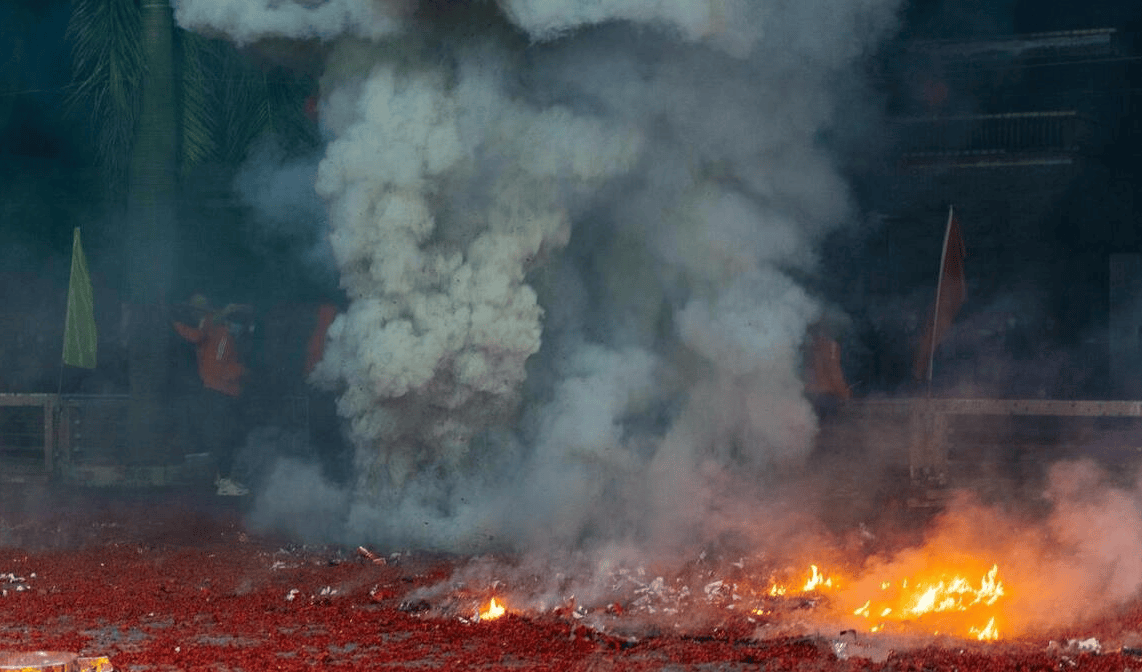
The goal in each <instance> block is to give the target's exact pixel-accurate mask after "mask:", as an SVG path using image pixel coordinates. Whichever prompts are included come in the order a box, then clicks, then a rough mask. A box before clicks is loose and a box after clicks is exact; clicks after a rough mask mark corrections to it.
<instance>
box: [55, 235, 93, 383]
mask: <svg viewBox="0 0 1142 672" xmlns="http://www.w3.org/2000/svg"><path fill="white" fill-rule="evenodd" d="M98 340H99V339H98V336H97V333H96V331H95V303H94V300H93V298H92V292H91V276H90V275H88V274H87V257H85V256H83V246H82V245H81V244H80V242H79V227H78V226H77V227H75V234H74V235H73V236H72V243H71V280H70V281H69V282H68V287H67V318H66V319H65V321H64V325H63V363H64V364H68V365H70V366H81V367H83V368H85V369H94V368H95V349H96V345H97V343H98Z"/></svg>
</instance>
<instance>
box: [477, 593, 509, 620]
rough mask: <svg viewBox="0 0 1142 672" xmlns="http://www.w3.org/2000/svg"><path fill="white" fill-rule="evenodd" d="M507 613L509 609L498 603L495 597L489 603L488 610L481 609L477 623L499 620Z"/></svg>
mask: <svg viewBox="0 0 1142 672" xmlns="http://www.w3.org/2000/svg"><path fill="white" fill-rule="evenodd" d="M506 613H507V609H506V608H505V607H504V605H502V604H500V603H499V602H497V601H496V598H494V597H493V598H492V599H491V600H490V601H489V602H488V606H487V608H486V609H481V610H480V611H479V612H478V613H477V615H476V620H477V621H492V620H495V619H497V618H499V617H500V616H503V615H504V614H506Z"/></svg>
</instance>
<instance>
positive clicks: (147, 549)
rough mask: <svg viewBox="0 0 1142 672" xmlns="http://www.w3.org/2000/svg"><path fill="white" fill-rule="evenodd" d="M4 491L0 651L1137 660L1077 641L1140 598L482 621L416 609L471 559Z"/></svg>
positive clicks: (870, 666)
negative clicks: (898, 611) (913, 613)
mask: <svg viewBox="0 0 1142 672" xmlns="http://www.w3.org/2000/svg"><path fill="white" fill-rule="evenodd" d="M9 494H11V493H9ZM9 499H14V501H16V502H17V503H16V504H15V505H13V504H12V502H9V503H8V505H6V506H5V507H4V510H3V512H2V514H0V650H4V651H37V650H45V651H67V652H73V653H78V654H81V655H90V656H98V655H105V656H109V657H110V659H111V662H112V663H113V665H114V666H115V669H116V670H140V671H141V670H189V669H212V670H244V671H247V672H252V671H255V670H259V671H260V670H308V669H326V670H340V669H344V670H349V669H353V670H360V669H477V670H491V669H497V670H498V669H512V670H612V669H616V670H620V669H621V670H755V669H762V670H893V671H895V670H917V671H920V670H925V671H926V670H960V671H965V672H966V671H970V670H1048V669H1050V670H1066V669H1072V668H1075V669H1084V670H1086V669H1091V670H1125V669H1139V668H1142V649H1139V650H1135V649H1134V648H1131V647H1125V646H1119V647H1118V648H1117V649H1109V650H1108V649H1102V648H1100V649H1097V650H1092V649H1091V647H1089V646H1083V645H1082V644H1081V643H1080V642H1079V640H1080V639H1081V640H1083V641H1088V642H1089V641H1093V640H1092V638H1097V637H1099V636H1102V637H1105V638H1106V639H1105V641H1112V640H1114V638H1115V637H1119V639H1120V635H1121V634H1122V633H1123V632H1134V631H1136V630H1138V629H1142V608H1137V609H1128V610H1126V611H1124V612H1123V613H1120V614H1116V615H1114V616H1113V617H1108V618H1106V619H1104V620H1102V621H1100V622H1098V623H1091V624H1086V625H1085V626H1084V627H1082V628H1079V629H1076V630H1075V631H1074V632H1072V633H1065V632H1061V633H1055V634H1054V640H1053V641H1049V640H1048V638H1045V637H1044V638H1036V639H1034V640H1026V641H1016V642H1012V641H1004V642H998V643H989V644H983V643H967V642H961V641H958V640H949V641H941V642H938V643H932V642H929V643H926V644H923V645H918V646H901V647H896V648H894V647H893V646H890V645H888V644H886V643H885V642H879V643H878V642H876V641H873V640H869V639H862V640H860V641H857V640H855V639H854V640H851V641H849V640H846V639H845V638H844V636H842V635H840V633H835V632H816V633H802V634H788V635H783V636H781V637H778V638H764V637H759V636H758V635H757V633H758V629H757V626H756V620H755V619H750V618H747V616H746V615H745V614H736V613H729V612H727V613H726V614H725V615H724V617H722V618H720V619H715V620H714V621H709V622H707V623H706V624H705V625H701V626H696V627H694V628H691V629H687V630H686V631H665V629H663V631H659V630H656V629H654V628H647V627H641V626H635V625H632V626H631V627H629V628H627V629H626V632H625V633H624V634H623V635H622V636H619V635H617V634H614V633H615V632H616V630H615V629H612V630H611V631H601V630H599V629H593V628H591V627H588V626H586V625H584V621H583V620H581V618H580V617H579V616H578V615H577V614H576V613H575V612H573V611H571V610H560V609H553V610H550V611H548V612H547V613H527V612H524V613H518V612H511V611H509V613H508V614H507V615H506V616H504V617H502V618H499V619H497V620H484V621H479V620H477V619H475V618H472V617H471V616H473V615H474V614H471V613H469V612H466V611H463V610H458V609H452V610H449V609H441V608H439V605H432V604H426V603H425V602H424V601H423V600H422V599H419V598H417V597H416V596H417V595H423V594H425V592H426V589H429V588H431V587H433V586H439V585H441V584H442V583H446V582H448V581H449V580H450V577H453V576H454V575H455V572H456V570H457V568H458V567H459V566H461V565H463V564H464V563H466V562H468V561H469V560H470V559H468V558H462V557H452V556H443V555H437V554H429V553H418V552H408V551H405V552H400V553H392V554H388V555H385V556H382V557H383V558H384V561H383V562H382V561H380V560H378V559H373V558H370V557H368V556H367V555H366V554H363V553H361V552H359V551H358V549H356V548H336V547H310V546H301V545H296V544H293V543H291V542H290V540H288V539H281V538H270V537H266V536H258V535H254V534H251V533H249V532H248V531H247V530H246V529H245V528H244V527H243V524H242V509H241V505H240V503H237V502H231V501H227V500H222V499H211V500H203V499H190V498H187V497H184V496H174V495H161V496H160V495H154V494H151V495H147V496H137V495H134V496H119V497H109V496H106V495H103V494H98V495H92V494H90V493H88V494H83V493H75V492H71V493H66V494H64V493H44V492H41V493H39V494H38V495H37V496H36V497H33V498H31V499H29V498H27V497H22V498H20V497H17V498H12V497H9ZM467 589H473V590H478V587H467ZM614 608H615V610H616V611H617V613H615V614H612V617H613V619H617V620H619V621H621V619H622V618H623V616H622V613H621V606H615V607H614ZM620 629H621V628H620ZM632 633H634V634H632ZM1115 641H1117V640H1115ZM897 649H898V650H897ZM867 652H872V653H869V654H868V655H865V653H867Z"/></svg>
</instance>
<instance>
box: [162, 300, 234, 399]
mask: <svg viewBox="0 0 1142 672" xmlns="http://www.w3.org/2000/svg"><path fill="white" fill-rule="evenodd" d="M174 328H175V330H176V331H178V333H179V335H180V336H182V337H183V338H185V339H186V340H188V341H190V342H191V343H193V344H194V345H195V355H196V356H197V358H198V375H199V377H201V378H202V384H203V385H205V386H206V387H208V388H210V389H212V390H218V391H219V392H221V393H222V394H227V395H230V396H231V397H236V396H238V395H239V394H241V393H242V378H243V377H245V375H246V367H245V366H243V365H242V362H240V361H238V350H237V348H236V347H235V345H234V339H233V338H232V337H231V336H230V330H229V329H227V328H226V325H224V324H218V323H217V322H215V321H214V317H213V316H212V315H207V316H206V317H204V318H203V319H202V322H200V323H199V325H198V327H197V328H195V327H189V326H187V325H185V324H182V323H181V322H175V323H174Z"/></svg>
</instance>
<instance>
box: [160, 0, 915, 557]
mask: <svg viewBox="0 0 1142 672" xmlns="http://www.w3.org/2000/svg"><path fill="white" fill-rule="evenodd" d="M897 5H898V1H897V0H864V1H860V2H850V1H837V0H805V1H804V2H797V3H779V2H762V1H754V0H675V1H673V2H662V1H661V0H607V1H605V2H599V1H597V0H595V1H578V2H575V1H570V0H501V1H500V2H499V3H497V4H496V5H492V4H489V3H475V2H473V3H461V2H454V3H425V4H424V5H418V4H417V3H415V2H411V0H410V1H409V2H380V1H378V0H371V1H370V0H363V1H361V2H357V3H354V2H350V1H349V0H334V1H331V2H319V3H312V2H305V3H303V2H281V3H250V2H231V1H226V2H219V1H217V0H181V1H180V2H179V3H177V8H176V12H177V13H176V16H177V19H178V21H179V22H180V24H181V25H182V26H183V27H186V28H189V29H192V30H201V31H206V32H211V33H223V34H226V35H229V36H231V37H232V38H233V39H234V40H235V41H237V42H250V41H256V40H259V39H263V38H276V37H286V38H311V37H320V38H323V39H325V40H328V41H330V42H331V48H330V50H329V56H328V60H327V62H326V63H325V72H324V75H323V77H322V79H321V102H320V115H321V126H322V130H323V133H324V134H325V137H326V138H327V140H328V144H327V147H326V151H325V155H324V157H323V159H322V160H321V163H320V166H319V168H318V170H317V174H316V179H315V190H316V193H317V194H318V195H319V196H320V197H321V198H322V199H324V201H325V203H326V204H327V207H328V212H329V221H330V225H331V229H332V233H331V237H330V243H331V247H332V252H333V256H334V258H335V260H336V264H337V267H338V271H339V273H340V278H341V284H342V287H343V288H344V289H345V291H346V293H347V294H348V296H349V298H350V300H351V303H350V305H349V307H348V309H347V310H346V312H345V313H344V314H342V315H340V316H339V317H338V318H337V320H336V321H335V322H334V323H333V325H332V327H331V329H330V332H329V344H328V347H327V350H326V354H325V358H324V360H323V361H322V362H321V364H320V365H319V366H318V368H317V369H316V370H315V371H314V373H313V375H312V378H311V382H313V383H314V384H317V385H320V386H323V387H325V388H327V389H332V390H335V391H336V392H337V393H338V395H339V402H338V408H339V413H340V414H341V416H342V417H343V418H344V419H345V420H346V422H347V425H348V431H349V433H350V436H351V438H352V441H353V443H354V445H355V446H356V466H357V474H358V475H357V479H356V482H355V483H354V485H353V487H352V488H351V490H350V491H349V492H343V491H338V490H337V489H335V488H332V487H331V486H329V485H328V484H322V483H320V482H319V477H318V476H317V471H316V469H314V470H312V471H311V472H310V471H307V470H306V469H305V468H304V467H303V466H302V465H299V464H298V463H296V462H291V463H290V464H288V465H285V466H283V467H282V468H280V469H278V470H277V471H275V472H274V473H275V476H276V477H277V480H276V481H273V480H271V487H270V488H268V489H267V491H266V492H267V494H265V495H263V496H262V497H261V500H260V507H259V509H258V511H257V512H256V514H255V518H256V520H258V521H260V522H261V523H263V524H265V525H267V526H277V525H284V526H289V521H291V520H298V519H306V518H307V516H308V519H309V522H307V524H306V528H305V532H306V534H307V535H308V536H315V535H316V536H321V534H324V535H325V536H327V537H329V538H334V539H352V540H368V541H373V542H375V543H385V544H411V545H416V546H422V547H423V546H428V547H438V548H447V549H453V550H473V549H480V548H487V547H504V546H521V545H526V546H528V547H539V546H545V545H553V546H555V547H568V546H573V547H574V546H580V545H583V544H591V543H612V542H614V543H618V542H622V543H630V544H632V545H636V546H640V545H641V546H644V547H646V546H662V547H671V546H678V545H685V544H690V543H694V542H696V541H700V540H701V539H702V538H704V537H709V536H711V535H717V534H721V533H733V532H740V533H745V534H747V535H754V534H757V535H759V536H760V535H763V534H764V532H763V529H764V528H767V527H768V526H769V525H771V524H772V523H771V522H770V523H766V524H762V523H761V522H759V521H758V520H756V519H757V518H758V517H759V515H758V510H757V508H756V507H755V506H754V504H755V502H756V501H757V500H758V499H759V498H761V497H763V496H765V494H766V493H767V492H775V491H776V490H777V488H776V486H775V485H774V482H775V481H777V480H778V476H779V475H780V474H783V473H787V472H789V471H791V470H795V469H796V468H797V466H798V465H799V464H801V462H802V460H803V458H805V457H806V455H807V454H808V451H809V449H810V446H811V444H812V439H813V436H814V433H815V431H816V418H815V417H814V413H813V411H812V408H811V406H810V405H809V404H808V402H807V401H806V399H805V397H804V394H803V384H802V381H801V379H800V375H799V374H800V355H799V351H800V347H801V343H802V339H803V337H804V335H805V332H806V329H807V327H808V326H809V325H810V324H812V323H813V322H814V321H815V320H816V319H818V317H819V316H820V315H821V314H822V311H823V310H824V307H823V306H822V305H821V304H820V303H819V302H818V301H817V300H816V299H815V298H813V297H812V296H811V295H810V293H809V292H807V291H806V290H805V289H804V288H803V287H802V286H801V285H799V283H798V282H796V281H795V279H794V278H797V277H804V276H807V275H811V274H812V273H814V272H816V271H817V270H818V269H817V260H816V254H815V248H816V245H817V244H818V243H819V241H820V240H821V239H822V237H823V236H824V235H825V234H826V233H828V232H829V231H831V230H834V229H835V228H836V227H838V226H843V225H846V224H848V223H851V222H853V221H855V220H856V219H857V214H856V213H854V212H853V211H852V206H851V203H850V199H849V196H848V190H847V188H846V185H845V183H844V181H843V179H842V178H841V177H840V175H839V174H838V172H837V170H836V168H835V165H834V161H833V160H832V159H831V158H830V156H829V154H828V151H827V148H825V147H823V146H822V142H821V137H822V134H823V132H825V131H827V130H828V129H829V128H830V127H831V126H832V125H833V122H834V118H835V115H837V114H838V107H839V105H840V103H841V101H838V100H837V99H836V98H835V97H834V95H833V93H832V92H833V91H837V90H844V91H852V90H853V87H852V85H851V84H849V83H847V81H846V80H849V79H851V78H852V77H853V76H854V73H855V70H854V65H855V64H856V62H857V61H858V60H859V59H860V57H861V56H863V55H865V54H867V53H868V51H869V50H870V49H872V48H874V47H875V46H876V44H877V43H878V41H879V40H881V39H883V38H884V37H885V36H886V35H887V34H888V33H889V31H891V30H892V29H893V28H894V26H895V21H896V9H897ZM841 82H846V83H845V84H844V86H839V85H838V84H839V83H841ZM246 179H247V184H252V185H256V184H259V181H258V180H256V179H253V178H250V177H249V176H247V178H246ZM261 183H262V184H267V185H268V184H272V181H265V180H263V181H262V182H261ZM302 484H304V485H302ZM283 492H288V493H290V495H291V496H290V497H289V498H284V499H283V497H282V496H281V494H280V493H283ZM273 493H277V494H273ZM307 496H310V497H313V498H314V501H312V502H311V503H310V504H311V505H309V506H307V503H306V502H305V498H306V497H307ZM285 499H288V502H285V501H284V500H285ZM331 502H332V504H331ZM333 510H336V512H337V513H336V515H332V511H333ZM307 512H308V513H307ZM314 517H321V518H322V519H323V520H327V521H328V524H327V525H326V526H314V525H313V524H312V519H313V518H314ZM319 528H320V529H323V530H324V532H323V533H321V534H318V533H317V532H315V530H317V529H319ZM769 531H772V528H769Z"/></svg>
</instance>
